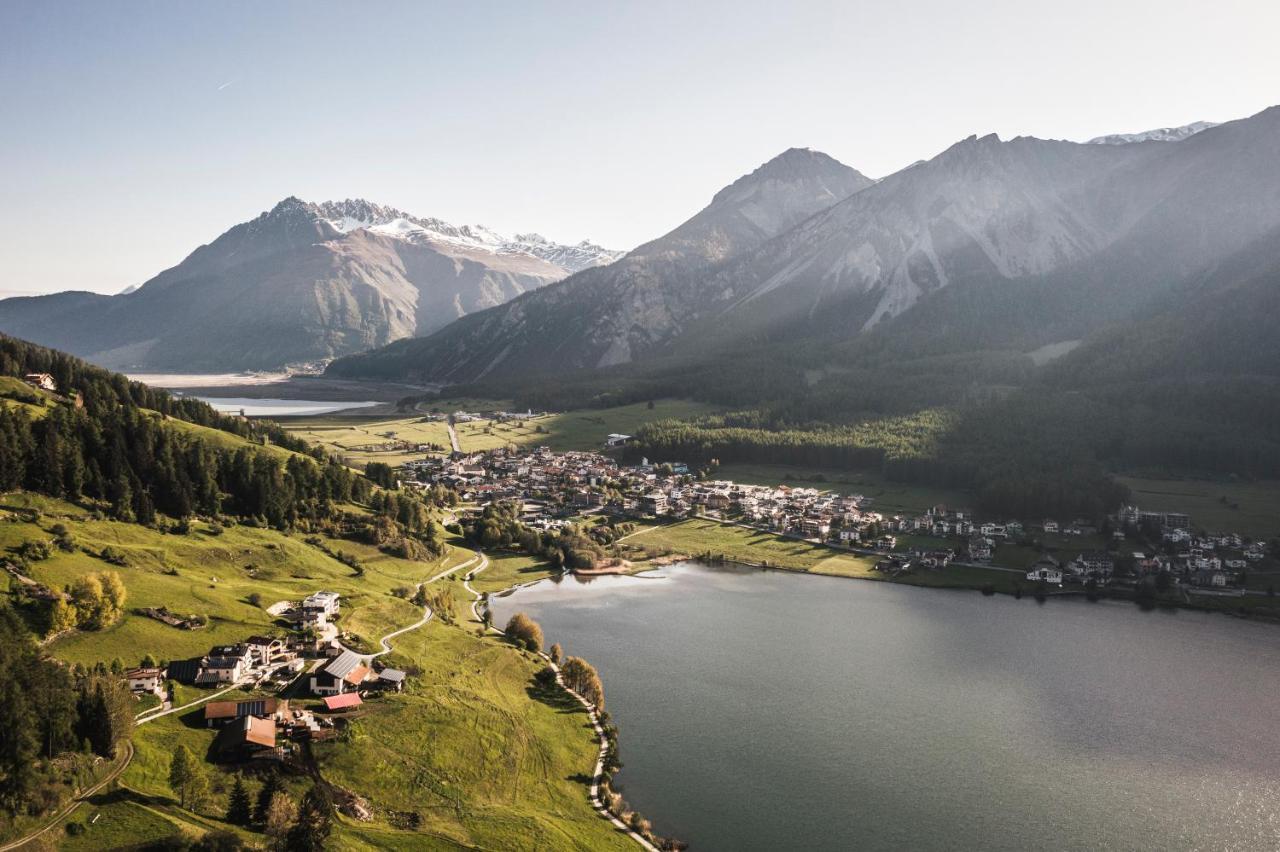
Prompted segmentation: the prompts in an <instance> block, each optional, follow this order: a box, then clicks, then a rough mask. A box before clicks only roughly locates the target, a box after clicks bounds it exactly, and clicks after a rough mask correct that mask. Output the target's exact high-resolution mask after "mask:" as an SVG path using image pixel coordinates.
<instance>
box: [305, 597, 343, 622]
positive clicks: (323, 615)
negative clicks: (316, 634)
mask: <svg viewBox="0 0 1280 852" xmlns="http://www.w3.org/2000/svg"><path fill="white" fill-rule="evenodd" d="M338 609H339V604H338V593H337V592H315V593H313V594H310V595H307V597H306V598H305V599H304V600H303V601H302V618H301V621H302V626H303V627H323V626H324V625H326V624H328V623H329V622H330V621H331V620H332V619H334V618H336V617H337V615H338Z"/></svg>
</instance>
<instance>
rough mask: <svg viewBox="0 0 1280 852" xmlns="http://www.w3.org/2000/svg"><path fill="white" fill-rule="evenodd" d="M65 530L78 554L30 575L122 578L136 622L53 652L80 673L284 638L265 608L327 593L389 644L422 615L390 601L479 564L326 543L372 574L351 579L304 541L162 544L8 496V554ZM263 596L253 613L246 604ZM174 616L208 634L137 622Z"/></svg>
mask: <svg viewBox="0 0 1280 852" xmlns="http://www.w3.org/2000/svg"><path fill="white" fill-rule="evenodd" d="M23 508H37V509H39V510H41V512H42V514H41V517H40V519H39V520H38V521H37V522H36V523H29V522H26V521H23V520H20V519H19V516H18V512H17V511H15V510H21V509H23ZM55 523H62V524H64V525H65V526H66V527H67V529H68V530H69V532H70V533H71V535H72V537H73V538H74V539H75V541H76V544H77V546H78V549H77V550H76V551H75V552H72V553H64V552H63V551H61V550H58V549H54V551H53V555H52V556H51V557H50V558H49V559H46V560H43V561H40V562H36V563H34V564H33V566H32V567H31V569H30V573H31V575H32V576H33V577H34V578H35V579H37V580H39V581H40V582H42V583H45V584H46V585H49V586H51V587H53V588H61V587H63V586H64V585H67V584H69V583H71V582H73V581H74V580H75V579H76V578H77V577H79V576H80V575H82V574H84V573H87V572H90V571H103V570H116V571H119V572H120V574H121V576H122V577H123V579H124V582H125V586H126V588H127V590H128V593H129V598H128V602H127V609H128V610H129V614H128V615H126V617H125V618H123V619H122V620H121V621H120V622H118V623H117V624H115V625H113V626H112V627H110V628H108V629H106V630H102V631H98V632H93V633H74V634H72V635H70V636H68V637H65V638H62V639H58V640H56V641H55V642H54V643H53V644H52V646H51V650H52V651H53V652H54V653H55V654H56V655H57V656H59V657H61V658H62V659H65V660H68V661H70V662H83V663H94V662H97V661H103V662H110V661H111V660H113V659H115V658H119V659H121V660H122V661H123V662H124V663H126V664H129V665H132V664H135V663H137V661H138V658H139V657H141V656H142V655H143V654H145V653H151V654H153V655H154V656H156V657H157V658H164V659H179V658H183V657H189V656H192V655H195V654H199V653H203V652H204V651H207V650H208V649H209V647H210V646H211V645H214V644H218V643H224V642H236V641H239V640H241V639H243V638H245V637H246V636H249V635H251V634H253V633H254V632H260V631H263V630H272V629H277V626H276V625H274V624H273V619H272V617H271V616H270V615H268V614H267V612H266V611H265V608H266V607H267V606H270V605H271V604H272V603H274V602H276V601H278V600H295V599H298V598H300V597H303V596H305V595H306V594H309V593H310V592H312V591H315V590H317V589H321V588H324V589H330V590H333V591H336V592H339V593H340V594H341V595H342V596H343V606H344V615H343V619H342V621H341V622H340V624H341V626H342V627H343V628H344V629H348V630H351V631H352V632H354V633H357V634H360V635H365V634H369V635H381V633H384V632H386V631H387V630H389V629H391V628H392V627H394V626H398V625H403V624H410V623H412V622H413V621H414V620H415V619H416V618H417V616H418V611H417V609H416V608H415V607H413V606H412V605H410V604H408V603H406V602H405V601H402V600H400V599H398V598H394V597H392V596H391V595H390V591H391V589H393V588H394V587H396V586H402V585H412V584H413V583H415V582H420V581H421V580H423V579H426V578H427V577H429V576H431V575H433V574H435V573H438V572H439V571H440V570H442V569H444V568H447V567H451V566H452V565H454V564H458V563H460V562H462V561H465V560H466V559H467V558H469V556H470V554H469V553H468V552H467V551H465V550H457V549H454V550H450V551H449V553H448V554H447V555H446V556H445V557H444V558H442V559H440V560H436V561H433V562H410V561H406V560H403V559H397V558H395V557H392V556H388V555H386V554H384V553H382V552H381V551H378V550H377V549H375V548H373V547H370V546H368V545H364V544H360V543H356V542H351V541H346V540H342V541H338V540H328V541H326V545H327V547H329V548H330V549H332V550H334V551H341V552H346V553H351V554H354V555H355V556H358V557H359V558H360V560H361V562H362V565H363V568H364V574H363V575H362V576H356V574H355V573H354V572H353V571H352V569H351V568H349V567H347V566H346V565H344V564H342V563H340V562H338V561H337V560H335V559H333V558H332V557H330V556H328V555H327V554H325V553H324V552H323V551H321V550H320V549H319V548H317V547H313V546H311V545H308V544H306V543H305V542H303V540H302V537H301V536H293V535H285V534H283V533H279V532H276V531H274V530H265V529H255V528H250V527H245V526H232V527H227V528H225V529H224V530H223V532H222V533H221V534H219V535H214V534H212V531H211V529H210V527H209V525H208V524H203V523H195V524H193V525H192V531H191V532H190V533H189V534H188V535H176V534H168V535H166V534H161V533H159V532H156V531H155V530H151V529H148V528H146V527H141V526H138V525H136V524H125V523H119V522H116V521H109V520H94V519H93V518H92V517H91V516H90V515H89V514H88V513H87V512H85V511H84V510H82V509H79V508H77V507H75V506H72V505H70V504H67V503H61V502H57V501H52V500H47V499H44V498H39V497H35V496H33V495H29V494H21V495H4V496H0V553H5V552H10V551H12V550H13V549H16V548H17V547H18V545H20V544H21V543H22V542H23V541H27V540H30V539H45V540H48V539H51V538H52V537H53V536H52V534H51V533H50V531H49V530H50V528H51V527H52V526H53V524H55ZM106 546H111V547H114V548H116V549H117V550H119V551H121V552H123V553H125V554H126V555H127V558H128V562H129V564H128V566H127V567H123V568H122V567H118V566H114V565H110V564H108V563H106V562H104V561H102V560H101V559H99V558H98V557H97V556H96V555H94V554H97V553H99V552H101V550H102V548H104V547H106ZM252 593H256V594H258V595H260V596H261V604H262V605H261V606H254V605H253V604H252V603H250V602H249V599H248V596H249V595H250V594H252ZM158 606H166V607H168V608H169V609H171V610H173V611H175V612H177V613H180V614H183V615H187V614H193V615H206V616H209V619H210V620H209V625H208V627H206V628H203V629H200V630H179V629H176V628H173V627H170V626H168V625H166V624H162V623H161V622H159V621H155V620H153V619H150V618H147V617H146V616H143V615H139V614H136V613H134V612H133V610H134V609H137V608H142V607H158Z"/></svg>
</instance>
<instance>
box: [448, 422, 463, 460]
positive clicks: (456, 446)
mask: <svg viewBox="0 0 1280 852" xmlns="http://www.w3.org/2000/svg"><path fill="white" fill-rule="evenodd" d="M445 425H446V426H448V427H449V446H450V447H452V448H453V451H454V452H455V453H461V452H462V444H460V443H458V430H457V429H454V428H453V420H452V419H450V420H446V421H445Z"/></svg>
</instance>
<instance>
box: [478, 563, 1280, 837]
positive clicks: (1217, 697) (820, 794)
mask: <svg viewBox="0 0 1280 852" xmlns="http://www.w3.org/2000/svg"><path fill="white" fill-rule="evenodd" d="M658 573H659V574H660V575H661V577H662V578H661V579H651V578H637V577H598V578H593V579H592V580H590V581H589V582H585V583H584V582H579V581H577V580H573V579H569V580H565V581H562V582H559V583H552V582H543V583H539V584H536V585H534V586H531V587H528V588H525V589H521V590H519V591H517V592H516V593H515V594H513V595H511V596H509V597H504V598H497V599H495V600H494V603H493V605H494V610H495V621H496V622H497V623H499V624H501V623H505V621H506V619H507V618H508V617H509V616H510V615H511V614H512V613H514V612H516V611H519V610H523V611H525V612H528V613H529V614H530V615H532V616H533V617H534V618H535V619H537V620H538V621H539V622H540V623H541V624H542V626H543V629H544V631H545V633H546V636H547V642H548V643H551V642H559V643H561V644H562V645H563V646H564V647H565V650H566V652H567V653H571V654H576V655H579V656H583V657H586V658H587V659H588V660H590V661H591V662H592V663H594V664H595V665H596V667H597V668H598V669H599V670H600V674H601V677H602V678H603V681H604V685H605V693H606V696H607V702H608V707H609V710H610V711H611V712H612V713H613V715H614V717H615V719H616V721H617V722H618V725H619V727H620V729H621V756H622V760H623V763H624V764H625V768H624V769H623V771H622V772H621V773H620V774H619V776H618V782H619V786H620V787H621V789H622V791H623V793H624V795H625V796H626V798H627V799H628V800H629V801H630V802H631V803H632V804H633V805H634V806H635V807H636V808H637V809H638V810H640V811H641V812H642V813H644V814H645V815H646V816H648V817H650V818H651V819H652V820H653V821H654V824H655V828H656V829H657V830H658V831H660V832H661V833H664V834H669V835H673V836H676V837H679V838H681V839H684V840H687V841H690V842H691V843H692V844H693V847H692V848H693V849H694V850H704V849H726V850H756V849H759V850H765V849H769V850H777V849H833V850H834V849H939V850H940V849H979V848H981V849H1008V850H1033V849H1046V850H1047V849H1277V848H1280V736H1277V727H1278V726H1280V627H1277V626H1275V625H1266V624H1259V623H1253V622H1246V621H1239V620H1234V619H1229V618H1226V617H1223V616H1215V615H1210V614H1205V613H1192V612H1186V611H1175V612H1169V611H1156V612H1142V611H1140V610H1138V609H1137V608H1135V607H1133V606H1132V605H1129V604H1120V603H1098V604H1089V603H1086V602H1084V601H1061V600H1057V601H1050V602H1048V603H1047V604H1044V605H1039V604H1036V603H1035V602H1034V601H1032V600H1030V599H1024V600H1021V601H1018V600H1014V599H1012V598H1008V597H1003V596H997V597H993V598H987V597H983V596H981V595H980V594H978V593H976V592H972V593H970V592H957V591H947V590H931V589H920V588H911V587H905V586H895V585H890V584H887V583H872V582H863V581H853V580H843V579H839V578H829V577H816V576H804V575H798V574H789V573H785V572H778V571H760V570H756V569H747V568H741V567H707V566H701V565H696V564H692V563H685V564H681V565H677V566H672V567H669V568H664V569H662V570H661V571H660V572H658Z"/></svg>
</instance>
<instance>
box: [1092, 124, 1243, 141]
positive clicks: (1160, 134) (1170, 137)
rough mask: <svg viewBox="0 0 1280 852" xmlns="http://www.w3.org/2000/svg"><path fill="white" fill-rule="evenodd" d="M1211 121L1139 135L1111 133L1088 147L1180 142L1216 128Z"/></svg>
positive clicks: (1159, 128) (1148, 131) (1100, 137)
mask: <svg viewBox="0 0 1280 852" xmlns="http://www.w3.org/2000/svg"><path fill="white" fill-rule="evenodd" d="M1217 126H1218V125H1217V123H1216V122H1213V121H1193V122H1192V123H1191V124H1184V125H1182V126H1181V127H1157V128H1156V129H1155V130H1144V131H1142V132H1140V133H1112V134H1110V135H1108V136H1097V137H1095V138H1093V139H1090V140H1089V142H1088V144H1090V145H1129V144H1131V143H1133V142H1181V141H1182V140H1183V139H1186V138H1187V137H1188V136H1194V135H1196V134H1197V133H1199V132H1200V131H1202V130H1208V129H1209V128H1210V127H1217Z"/></svg>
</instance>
